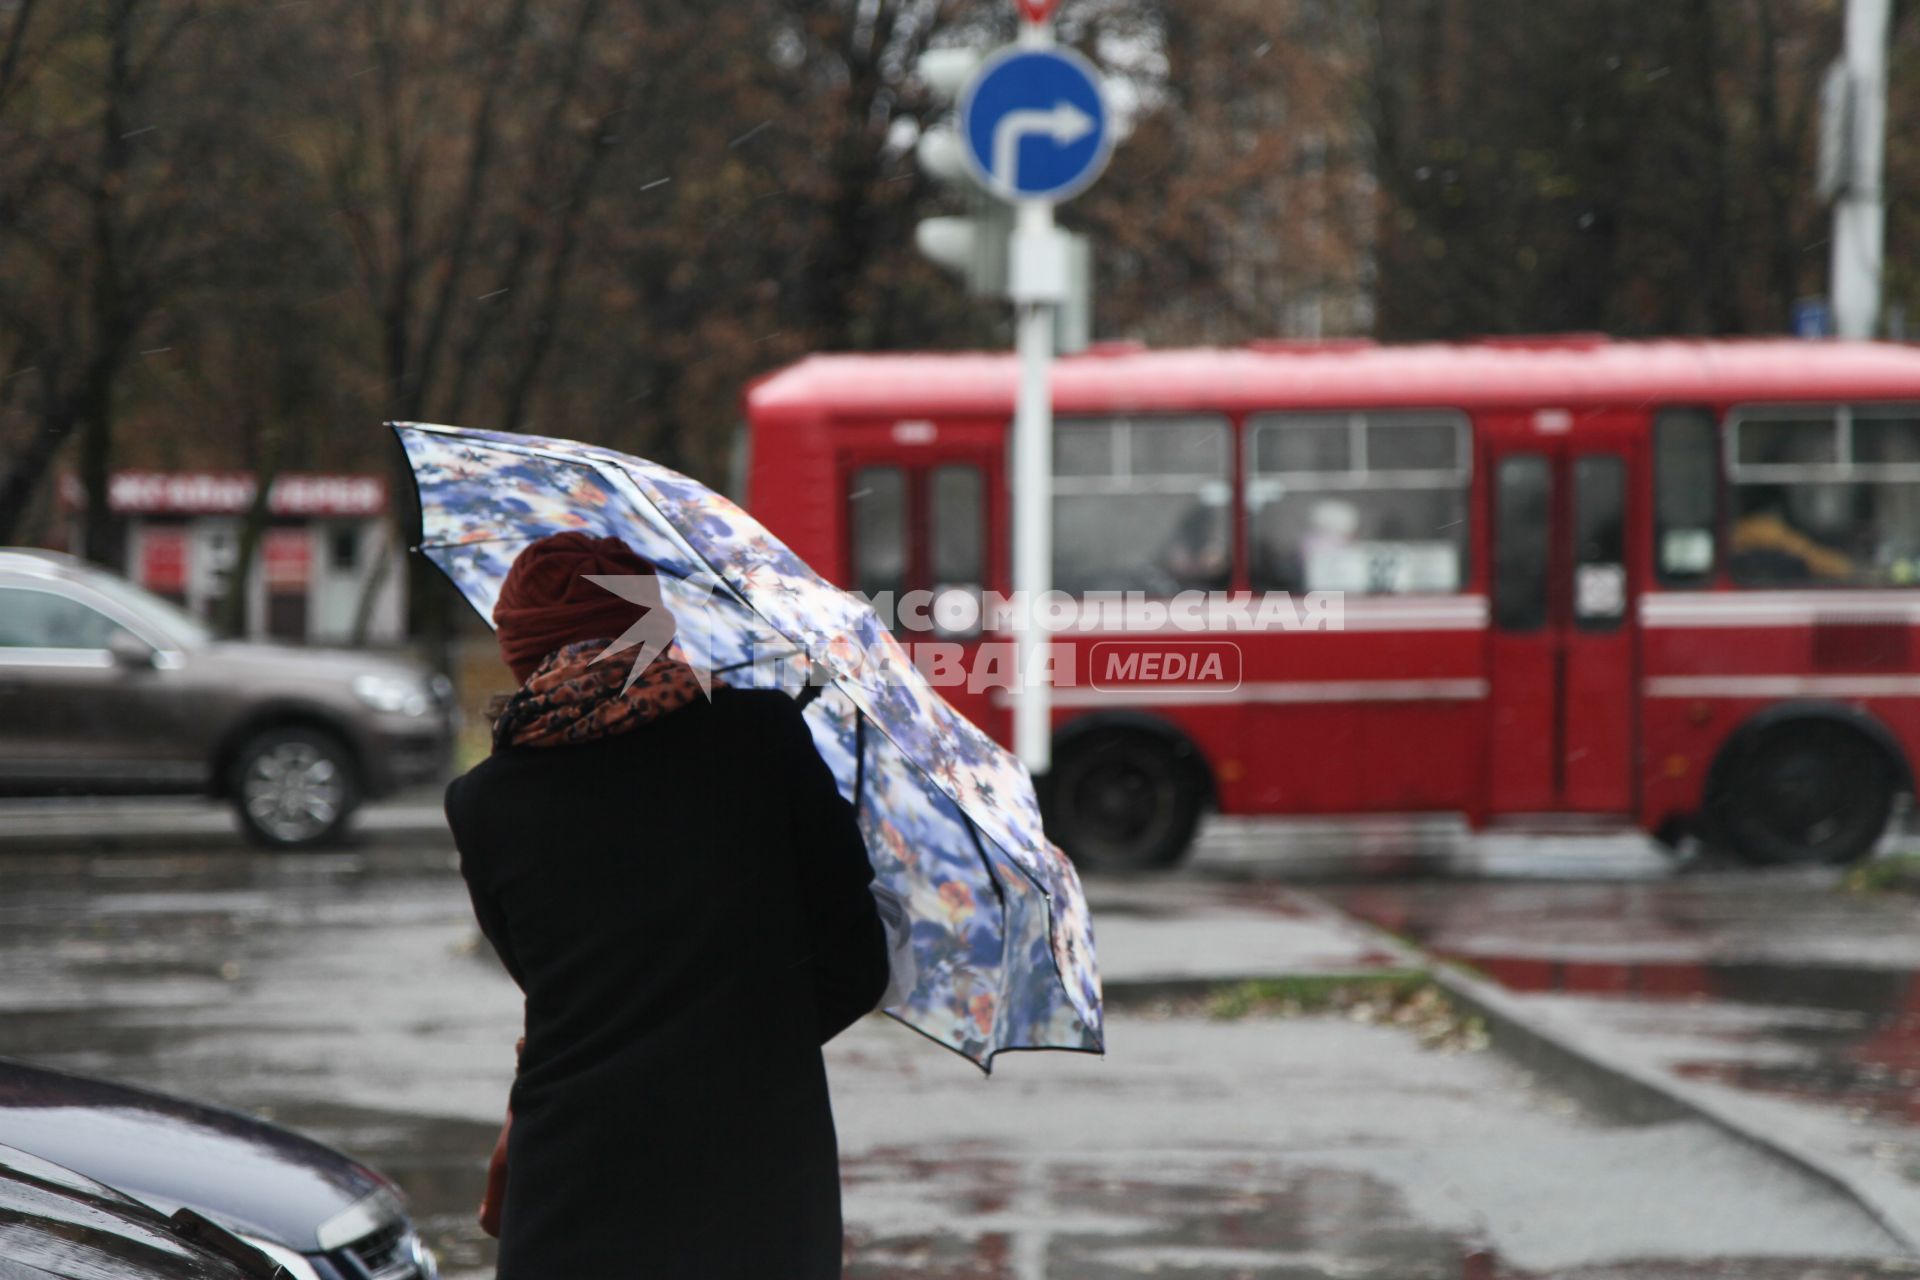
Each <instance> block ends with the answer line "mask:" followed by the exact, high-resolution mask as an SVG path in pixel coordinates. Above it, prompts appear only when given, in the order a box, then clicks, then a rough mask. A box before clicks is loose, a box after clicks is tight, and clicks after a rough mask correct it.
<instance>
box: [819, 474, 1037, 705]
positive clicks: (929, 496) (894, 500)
mask: <svg viewBox="0 0 1920 1280" xmlns="http://www.w3.org/2000/svg"><path fill="white" fill-rule="evenodd" d="M841 464H842V465H841V477H842V481H843V488H842V492H843V493H844V494H845V496H846V500H847V525H846V527H847V536H848V539H849V546H848V548H847V551H848V556H847V564H848V565H849V566H850V568H851V573H850V574H849V581H848V583H847V585H848V586H849V587H850V588H851V589H853V590H854V591H857V592H859V593H861V594H862V595H864V596H866V597H867V598H868V599H869V600H871V601H873V602H875V603H876V604H878V603H880V598H881V597H882V596H883V595H884V596H888V597H890V599H891V602H892V606H893V607H892V611H891V617H892V621H893V633H894V636H895V638H897V639H898V640H899V641H900V643H901V644H902V645H904V646H906V648H907V651H908V652H909V653H910V654H912V655H913V657H914V661H915V663H916V665H918V666H919V667H920V669H921V670H922V671H924V672H926V673H927V674H928V676H929V678H930V679H931V680H932V681H933V683H934V685H935V687H936V688H938V689H939V691H940V693H941V694H942V695H943V696H944V697H945V698H946V699H947V701H949V702H951V703H953V705H954V706H955V707H956V708H958V709H959V711H960V712H961V713H962V714H963V715H965V716H966V717H967V718H968V719H970V720H972V721H973V722H974V723H975V724H977V725H979V726H980V727H981V728H982V729H984V730H986V731H987V732H988V733H990V734H994V735H996V736H1001V735H1003V734H1004V732H1005V731H1006V729H1007V728H1008V726H1007V725H1006V724H1003V723H1001V722H1002V721H1003V720H1004V719H1005V718H1006V716H1007V711H1006V709H1005V708H1004V707H995V706H993V705H991V704H990V702H989V700H988V698H987V696H986V694H985V693H984V692H983V691H980V690H975V691H973V692H969V691H968V689H967V687H966V685H965V683H964V680H965V677H966V674H967V673H969V672H972V671H974V670H975V668H976V665H977V660H978V657H979V654H978V649H979V646H980V644H981V641H982V637H983V631H984V628H983V625H982V624H983V618H982V616H981V613H982V609H983V607H984V605H985V603H986V601H985V596H986V591H987V588H988V587H989V586H990V585H991V584H992V583H993V581H994V574H993V569H994V566H995V565H997V564H998V563H999V559H998V557H999V555H1000V551H999V547H998V538H997V535H996V532H995V531H996V530H998V529H1000V528H1001V527H1002V525H1003V519H1004V513H1003V512H1000V511H998V510H996V508H995V504H996V503H997V502H999V500H1000V499H999V494H1000V492H1001V485H1000V465H1001V464H1000V452H999V451H998V450H996V449H990V448H982V447H978V446H975V445H972V444H968V443H955V444H946V443H929V444H925V445H920V446H917V447H915V448H913V449H911V450H902V449H897V448H896V449H889V450H885V451H882V450H879V449H872V450H848V451H846V452H845V453H844V454H843V455H842V457H841ZM956 671H957V672H959V673H960V675H959V679H960V680H961V681H962V683H957V684H956V683H953V682H952V679H951V677H952V673H953V672H956ZM943 673H944V675H943Z"/></svg>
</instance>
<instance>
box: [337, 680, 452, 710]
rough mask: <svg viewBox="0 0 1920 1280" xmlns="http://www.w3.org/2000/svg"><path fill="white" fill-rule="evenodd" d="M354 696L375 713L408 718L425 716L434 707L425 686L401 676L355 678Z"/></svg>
mask: <svg viewBox="0 0 1920 1280" xmlns="http://www.w3.org/2000/svg"><path fill="white" fill-rule="evenodd" d="M353 696H354V697H356V698H358V699H360V701H362V702H364V703H366V704H367V705H368V706H369V707H372V708H373V709H374V710H375V711H389V712H397V713H398V714H400V715H408V716H423V715H425V714H427V709H428V708H429V707H431V706H432V705H433V699H432V696H431V695H430V694H429V693H428V691H427V688H426V686H425V685H423V684H421V683H420V682H419V681H418V680H409V679H405V678H403V677H401V676H371V675H369V676H355V677H354V678H353Z"/></svg>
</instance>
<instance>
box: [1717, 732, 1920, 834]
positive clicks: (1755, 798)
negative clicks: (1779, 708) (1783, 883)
mask: <svg viewBox="0 0 1920 1280" xmlns="http://www.w3.org/2000/svg"><path fill="white" fill-rule="evenodd" d="M1727 763H1728V765H1729V768H1728V770H1727V773H1726V781H1725V784H1724V787H1723V788H1722V789H1721V792H1720V795H1719V797H1718V798H1719V804H1717V805H1716V806H1715V807H1716V809H1717V810H1718V814H1717V815H1716V816H1717V821H1716V823H1715V824H1714V825H1715V827H1716V829H1717V831H1718V832H1719V833H1722V834H1723V835H1724V838H1725V841H1726V843H1727V844H1729V845H1731V846H1732V847H1733V849H1734V851H1735V852H1737V853H1738V854H1739V855H1740V856H1741V857H1742V858H1744V859H1746V860H1747V861H1748V862H1753V863H1758V864H1761V865H1764V866H1795V865H1798V866H1811V865H1818V864H1829V865H1838V864H1843V863H1849V862H1856V861H1858V860H1859V859H1861V858H1863V857H1865V856H1866V855H1867V854H1868V853H1870V852H1871V851H1872V849H1873V847H1874V845H1875V844H1876V843H1878V842H1879V839H1880V836H1881V834H1882V833H1883V832H1884V831H1885V830H1886V828H1887V820H1888V818H1889V817H1890V816H1891V814H1892V812H1893V800H1894V793H1895V792H1896V791H1897V790H1898V789H1899V777H1900V774H1899V769H1898V766H1897V765H1896V763H1895V762H1894V761H1893V760H1891V759H1889V758H1888V756H1887V753H1886V751H1885V750H1884V749H1883V748H1882V747H1881V746H1880V744H1878V743H1876V742H1874V741H1873V740H1872V739H1870V738H1869V737H1867V735H1865V734H1863V733H1861V732H1859V731H1858V730H1857V729H1854V728H1852V727H1851V726H1849V725H1846V724H1842V723H1840V722H1838V721H1835V720H1825V719H1805V720H1793V721H1788V722H1783V723H1780V724H1776V725H1773V726H1771V727H1769V728H1767V729H1765V730H1763V731H1761V732H1760V733H1758V734H1756V735H1755V736H1754V737H1753V738H1752V739H1751V741H1749V742H1747V743H1746V744H1744V745H1743V747H1742V748H1741V750H1740V752H1739V754H1738V756H1737V757H1736V758H1735V759H1732V760H1730V761H1728V762H1727Z"/></svg>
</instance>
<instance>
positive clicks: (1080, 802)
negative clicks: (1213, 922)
mask: <svg viewBox="0 0 1920 1280" xmlns="http://www.w3.org/2000/svg"><path fill="white" fill-rule="evenodd" d="M1196 775H1197V770H1196V769H1195V768H1194V767H1193V764H1192V762H1191V761H1189V760H1188V759H1186V758H1185V757H1183V756H1182V755H1181V754H1180V752H1179V751H1178V750H1177V749H1176V748H1175V746H1174V744H1172V743H1170V742H1167V741H1164V740H1162V739H1160V738H1155V737H1151V736H1148V735H1146V734H1141V733H1109V734H1101V735H1098V736H1097V737H1094V738H1090V739H1087V740H1085V741H1082V742H1077V743H1074V744H1073V745H1072V746H1071V747H1069V748H1068V749H1067V750H1065V751H1063V752H1062V753H1061V756H1060V759H1059V760H1058V761H1056V762H1055V765H1054V768H1053V771H1052V773H1051V775H1050V776H1049V777H1048V779H1047V783H1046V788H1045V790H1046V799H1047V830H1048V833H1049V834H1050V835H1051V836H1052V838H1053V840H1054V841H1055V843H1057V844H1058V845H1059V846H1060V847H1061V848H1062V849H1064V850H1065V851H1066V853H1067V856H1068V857H1070V858H1072V859H1073V861H1074V864H1075V865H1076V866H1078V867H1080V868H1081V869H1082V870H1088V871H1149V870H1157V869H1159V868H1163V867H1170V866H1173V865H1174V864H1175V863H1177V862H1179V861H1180V859H1181V858H1182V857H1183V856H1185V854H1186V852H1187V846H1188V845H1189V844H1191V843H1192V841H1193V832H1194V828H1195V827H1196V826H1198V825H1199V822H1200V808H1201V802H1202V794H1201V785H1200V779H1199V778H1198V777H1197V776H1196Z"/></svg>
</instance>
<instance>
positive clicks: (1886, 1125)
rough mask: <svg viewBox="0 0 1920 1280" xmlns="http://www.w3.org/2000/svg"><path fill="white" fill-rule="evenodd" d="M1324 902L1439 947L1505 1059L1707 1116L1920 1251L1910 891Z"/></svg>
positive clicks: (1914, 908)
mask: <svg viewBox="0 0 1920 1280" xmlns="http://www.w3.org/2000/svg"><path fill="white" fill-rule="evenodd" d="M1333 896H1334V897H1335V899H1336V900H1337V901H1338V902H1339V904H1340V906H1341V907H1343V908H1344V909H1346V910H1348V911H1351V912H1353V913H1354V915H1356V916H1357V917H1359V918H1361V919H1364V920H1367V921H1369V922H1371V923H1373V924H1375V925H1377V926H1378V927H1380V928H1382V929H1386V930H1391V931H1392V933H1393V934H1394V935H1397V936H1399V937H1406V938H1410V939H1412V940H1413V941H1414V942H1416V943H1417V944H1418V945H1420V946H1422V947H1424V948H1425V949H1427V951H1428V952H1429V953H1431V954H1432V955H1434V956H1437V957H1444V959H1436V960H1434V961H1433V968H1432V972H1433V973H1434V974H1435V976H1436V978H1437V979H1438V980H1439V981H1440V982H1441V984H1442V985H1443V986H1444V987H1445V988H1447V990H1448V991H1449V992H1450V993H1451V994H1452V995H1453V996H1454V997H1455V998H1456V999H1457V1000H1461V1001H1463V1002H1465V1003H1467V1004H1469V1005H1471V1006H1473V1007H1475V1008H1477V1009H1478V1010H1480V1012H1481V1013H1482V1014H1483V1016H1485V1017H1486V1018H1487V1019H1488V1021H1489V1023H1490V1024H1491V1026H1492V1029H1493V1032H1494V1042H1495V1044H1496V1046H1497V1047H1499V1048H1501V1049H1503V1050H1504V1051H1506V1052H1508V1053H1509V1054H1510V1055H1511V1056H1515V1057H1517V1058H1519V1059H1521V1060H1529V1061H1532V1062H1533V1063H1534V1064H1535V1065H1536V1066H1538V1067H1541V1068H1542V1069H1547V1070H1553V1071H1555V1073H1556V1074H1557V1075H1558V1076H1559V1077H1560V1078H1562V1079H1564V1080H1567V1081H1569V1082H1570V1083H1574V1084H1577V1085H1579V1086H1580V1087H1581V1089H1580V1091H1581V1092H1583V1094H1584V1095H1585V1096H1587V1097H1600V1098H1603V1099H1604V1100H1606V1101H1607V1102H1608V1103H1610V1104H1611V1105H1612V1106H1613V1107H1614V1108H1615V1109H1616V1110H1618V1111H1621V1112H1622V1113H1626V1114H1638V1115H1641V1116H1645V1117H1648V1118H1656V1117H1659V1116H1663V1115H1670V1116H1671V1115H1691V1116H1694V1117H1697V1118H1700V1119H1704V1120H1707V1121H1710V1122H1711V1123H1713V1124H1715V1125H1716V1126H1718V1127H1719V1128H1720V1129H1722V1130H1723V1131H1724V1132H1726V1133H1729V1134H1731V1135H1734V1136H1736V1137H1738V1138H1740V1139H1741V1140H1743V1141H1745V1142H1747V1143H1748V1144H1749V1145H1751V1146H1753V1147H1755V1148H1757V1149H1760V1150H1764V1151H1770V1152H1772V1153H1774V1154H1775V1155H1777V1156H1779V1157H1781V1158H1784V1159H1786V1160H1789V1161H1791V1162H1792V1163H1794V1164H1796V1165H1798V1166H1799V1167H1800V1168H1802V1169H1803V1170H1805V1171H1807V1172H1808V1173H1810V1174H1812V1175H1813V1176H1815V1177H1817V1178H1819V1179H1821V1180H1823V1181H1825V1182H1827V1183H1828V1184H1829V1185H1832V1186H1834V1187H1836V1188H1840V1189H1842V1190H1844V1191H1845V1193H1846V1194H1848V1195H1849V1196H1851V1197H1852V1198H1853V1199H1854V1200H1855V1201H1857V1202H1858V1203H1860V1204H1861V1205H1863V1206H1864V1207H1866V1208H1867V1209H1868V1210H1869V1211H1871V1212H1872V1213H1873V1214H1874V1216H1875V1218H1876V1219H1877V1220H1878V1221H1879V1222H1880V1223H1881V1224H1882V1225H1883V1226H1885V1227H1886V1228H1887V1230H1889V1231H1890V1232H1891V1233H1892V1234H1893V1235H1895V1236H1896V1237H1898V1238H1899V1239H1900V1240H1901V1241H1902V1242H1903V1243H1904V1244H1906V1246H1907V1247H1908V1248H1909V1249H1910V1250H1914V1251H1916V1252H1920V903H1916V902H1915V901H1914V900H1913V899H1911V898H1906V897H1901V896H1897V895H1892V896H1879V897H1877V896H1873V895H1861V894H1854V893H1849V892H1848V891H1846V890H1845V889H1844V888H1842V887H1840V886H1839V884H1838V883H1837V877H1836V875H1835V874H1834V873H1832V872H1831V871H1825V872H1822V871H1811V872H1805V873H1785V874H1780V873H1775V874H1771V875H1764V876H1763V875H1746V876H1740V875H1723V876H1714V877H1704V878H1693V879H1684V880H1674V881H1668V882H1664V883H1650V884H1642V885H1634V886H1619V887H1600V886H1595V887H1591V888H1588V889H1585V890H1583V891H1580V892H1577V893H1573V894H1569V893H1568V892H1566V891H1562V892H1561V893H1559V894H1557V895H1554V896H1553V897H1552V898H1549V897H1548V896H1547V895H1545V894H1543V893H1542V892H1541V891H1540V890H1539V888H1538V887H1534V886H1521V885H1499V886H1459V885H1426V886H1386V885H1382V886H1367V887H1360V888H1353V889H1347V890H1341V891H1336V892H1335V893H1334V894H1333Z"/></svg>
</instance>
